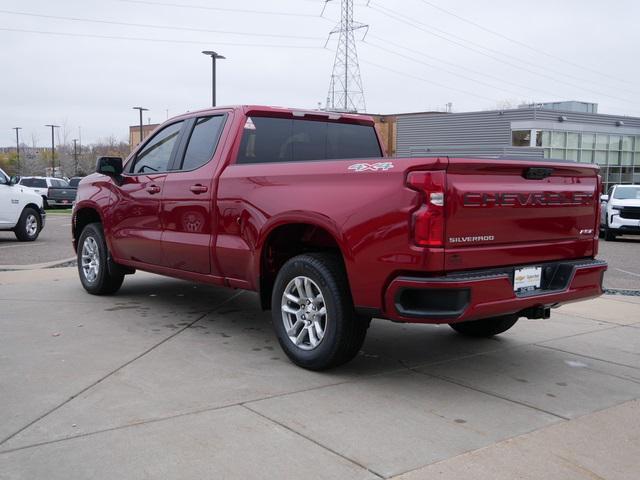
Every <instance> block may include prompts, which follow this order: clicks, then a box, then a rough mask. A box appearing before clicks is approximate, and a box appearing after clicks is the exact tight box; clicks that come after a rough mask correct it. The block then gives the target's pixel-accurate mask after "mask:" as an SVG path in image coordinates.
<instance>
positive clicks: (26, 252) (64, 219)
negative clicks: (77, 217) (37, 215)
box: [0, 209, 75, 269]
mask: <svg viewBox="0 0 640 480" xmlns="http://www.w3.org/2000/svg"><path fill="white" fill-rule="evenodd" d="M73 256H75V253H74V251H73V247H72V246H71V210H70V209H67V210H62V209H59V210H48V211H47V221H46V224H45V228H44V229H43V230H42V232H40V235H39V236H38V239H37V240H36V241H35V242H18V241H17V240H16V237H15V235H14V234H13V232H0V269H2V266H6V265H33V264H41V263H47V262H55V261H59V260H64V259H67V258H70V257H73Z"/></svg>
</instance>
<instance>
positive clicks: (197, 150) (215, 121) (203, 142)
mask: <svg viewBox="0 0 640 480" xmlns="http://www.w3.org/2000/svg"><path fill="white" fill-rule="evenodd" d="M224 119H225V116H224V115H217V116H214V117H202V118H198V119H197V120H196V122H195V125H194V126H193V130H192V131H191V136H190V138H189V144H188V145H187V149H186V151H185V153H184V157H183V159H182V164H181V165H179V169H180V170H195V169H196V168H200V167H201V166H203V165H205V164H206V163H208V162H209V160H211V158H212V157H213V154H214V152H215V150H216V146H217V145H218V140H219V138H220V132H221V131H222V127H223V125H224Z"/></svg>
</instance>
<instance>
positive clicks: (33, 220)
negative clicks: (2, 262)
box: [13, 208, 42, 242]
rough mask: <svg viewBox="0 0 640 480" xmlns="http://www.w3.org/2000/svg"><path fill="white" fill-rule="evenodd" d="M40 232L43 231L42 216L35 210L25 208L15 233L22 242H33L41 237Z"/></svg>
mask: <svg viewBox="0 0 640 480" xmlns="http://www.w3.org/2000/svg"><path fill="white" fill-rule="evenodd" d="M40 230H42V219H41V218H40V214H39V213H38V212H36V211H35V210H34V209H33V208H25V209H24V210H23V211H22V214H21V215H20V219H19V220H18V223H17V225H16V227H15V229H14V230H13V233H14V234H15V236H16V238H17V239H18V240H20V241H21V242H33V241H34V240H35V239H37V238H38V235H40Z"/></svg>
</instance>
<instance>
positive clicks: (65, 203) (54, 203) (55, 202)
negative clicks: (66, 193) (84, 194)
mask: <svg viewBox="0 0 640 480" xmlns="http://www.w3.org/2000/svg"><path fill="white" fill-rule="evenodd" d="M47 203H48V204H49V206H50V207H71V206H72V205H73V200H68V199H62V200H60V199H53V198H47Z"/></svg>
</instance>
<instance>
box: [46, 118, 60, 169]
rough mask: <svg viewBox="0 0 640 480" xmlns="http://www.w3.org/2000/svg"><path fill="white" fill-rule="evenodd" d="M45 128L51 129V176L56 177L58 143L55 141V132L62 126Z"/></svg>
mask: <svg viewBox="0 0 640 480" xmlns="http://www.w3.org/2000/svg"><path fill="white" fill-rule="evenodd" d="M45 127H51V176H52V177H55V176H56V143H55V141H54V139H53V131H54V130H55V129H56V128H60V125H45Z"/></svg>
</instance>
